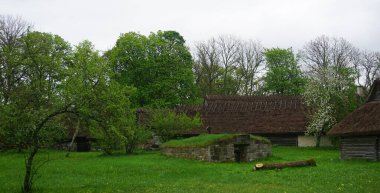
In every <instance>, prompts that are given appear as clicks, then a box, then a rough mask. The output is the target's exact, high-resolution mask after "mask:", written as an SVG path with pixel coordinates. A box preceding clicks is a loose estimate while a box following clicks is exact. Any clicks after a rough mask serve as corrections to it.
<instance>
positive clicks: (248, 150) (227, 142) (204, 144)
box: [161, 134, 272, 162]
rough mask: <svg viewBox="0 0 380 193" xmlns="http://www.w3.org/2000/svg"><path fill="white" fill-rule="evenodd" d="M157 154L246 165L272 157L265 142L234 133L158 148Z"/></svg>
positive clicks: (184, 141) (175, 141) (170, 143)
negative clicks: (159, 152)
mask: <svg viewBox="0 0 380 193" xmlns="http://www.w3.org/2000/svg"><path fill="white" fill-rule="evenodd" d="M161 152H162V153H163V154H165V155H169V156H174V157H178V158H188V159H196V160H203V161H210V162H250V161H253V160H257V159H261V158H265V157H267V156H269V155H271V154H272V145H271V143H270V141H269V140H268V139H265V138H262V137H257V136H252V135H238V134H204V135H199V136H196V137H190V138H186V139H181V140H172V141H169V142H167V143H165V144H163V145H162V148H161Z"/></svg>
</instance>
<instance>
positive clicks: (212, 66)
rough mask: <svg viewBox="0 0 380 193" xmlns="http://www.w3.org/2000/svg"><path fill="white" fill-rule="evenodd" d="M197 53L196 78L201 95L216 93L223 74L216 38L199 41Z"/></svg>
mask: <svg viewBox="0 0 380 193" xmlns="http://www.w3.org/2000/svg"><path fill="white" fill-rule="evenodd" d="M195 55H196V59H195V62H194V63H195V64H194V71H195V74H196V79H195V80H196V84H197V85H198V88H199V89H200V92H201V96H202V97H203V96H206V95H207V94H216V90H217V88H216V82H217V80H218V79H219V78H220V76H221V73H220V68H221V67H220V66H219V57H218V51H217V45H216V40H215V39H210V40H208V41H207V42H200V43H197V44H196V53H195Z"/></svg>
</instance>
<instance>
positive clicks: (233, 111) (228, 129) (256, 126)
mask: <svg viewBox="0 0 380 193" xmlns="http://www.w3.org/2000/svg"><path fill="white" fill-rule="evenodd" d="M180 110H182V111H184V110H183V109H180ZM193 111H194V110H193ZM191 112H192V111H190V113H191ZM307 117H308V110H307V108H306V106H305V105H304V104H303V101H302V98H301V97H300V96H206V97H205V100H204V104H203V107H202V109H201V118H202V122H203V127H202V128H197V129H193V130H192V131H190V132H188V134H189V135H196V134H200V133H205V132H209V133H213V134H215V133H245V134H254V135H260V136H264V137H267V138H268V139H270V140H271V141H272V144H278V145H285V146H308V144H311V145H310V146H312V142H310V141H314V138H313V137H307V136H305V135H304V133H305V131H306V126H307V124H308V118H307ZM314 144H315V143H314Z"/></svg>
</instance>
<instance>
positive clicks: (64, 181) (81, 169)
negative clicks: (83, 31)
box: [0, 147, 380, 193]
mask: <svg viewBox="0 0 380 193" xmlns="http://www.w3.org/2000/svg"><path fill="white" fill-rule="evenodd" d="M48 154H49V156H50V158H51V159H52V161H50V162H49V163H47V164H46V165H45V166H44V167H42V169H41V171H40V177H39V178H38V180H37V181H36V184H35V185H36V190H37V192H62V193H63V192H65V193H66V192H83V193H85V192H86V193H89V192H175V193H180V192H282V193H283V192H291V193H293V192H302V193H304V192H374V193H376V192H379V191H380V163H379V162H368V161H341V160H339V151H338V150H334V149H314V148H287V147H274V148H273V156H272V157H271V158H269V159H267V160H264V161H263V162H264V163H272V162H283V161H294V160H303V159H310V158H314V159H315V160H316V161H317V166H316V167H304V168H285V169H283V170H278V171H275V170H268V171H255V172H252V166H253V163H241V164H239V163H208V162H201V161H193V160H183V159H177V158H172V157H167V156H163V155H160V153H159V152H140V153H137V154H134V155H118V156H103V155H102V154H101V153H99V152H91V153H72V154H71V156H70V157H69V158H66V157H65V152H57V151H49V152H44V153H41V154H39V157H38V159H42V158H46V157H47V155H48ZM23 158H24V156H23V154H18V153H10V152H8V153H0V192H1V193H9V192H18V190H20V187H21V182H22V176H23V172H24V165H23V162H24V160H23Z"/></svg>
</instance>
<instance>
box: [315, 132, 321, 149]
mask: <svg viewBox="0 0 380 193" xmlns="http://www.w3.org/2000/svg"><path fill="white" fill-rule="evenodd" d="M320 145H321V135H317V136H316V142H315V147H319V146H320Z"/></svg>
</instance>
